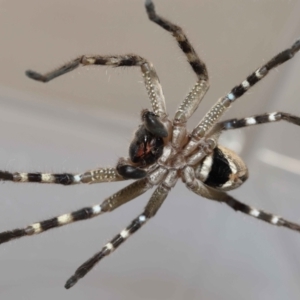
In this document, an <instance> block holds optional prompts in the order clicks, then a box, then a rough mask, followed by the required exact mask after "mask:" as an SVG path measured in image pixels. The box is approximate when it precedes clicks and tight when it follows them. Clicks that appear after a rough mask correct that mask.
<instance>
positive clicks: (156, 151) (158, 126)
mask: <svg viewBox="0 0 300 300" xmlns="http://www.w3.org/2000/svg"><path fill="white" fill-rule="evenodd" d="M141 117H142V121H143V124H142V125H140V126H139V129H138V130H137V131H136V133H135V136H134V139H133V141H132V142H131V144H130V147H129V157H130V159H131V161H132V162H133V163H136V164H138V165H139V166H142V167H145V166H148V165H151V164H153V163H155V162H156V161H157V160H158V159H159V157H160V156H161V155H162V153H163V148H164V138H166V137H167V136H168V132H167V130H166V129H165V127H164V125H163V124H162V123H161V121H160V120H159V117H158V116H157V115H155V114H154V113H153V112H150V111H148V110H143V111H142V114H141Z"/></svg>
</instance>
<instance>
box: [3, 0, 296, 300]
mask: <svg viewBox="0 0 300 300" xmlns="http://www.w3.org/2000/svg"><path fill="white" fill-rule="evenodd" d="M142 2H143V1H139V0H135V1H133V0H132V1H121V0H107V1H105V0H97V1H96V0H89V1H80V0H76V1H74V0H64V1H58V0H50V1H46V0H44V1H39V0H27V1H23V0H15V1H12V0H9V1H4V0H2V1H0V41H1V48H0V49H1V50H0V102H1V109H0V136H1V146H0V166H1V169H5V170H11V171H52V172H64V171H69V172H71V171H73V172H78V171H84V170H87V169H91V168H94V167H97V166H107V165H110V166H113V165H114V164H115V162H116V161H117V159H118V157H119V156H124V155H127V147H128V143H129V142H130V139H131V136H132V132H133V131H134V129H135V128H136V126H137V124H138V123H139V121H138V119H139V112H140V110H141V109H142V108H145V107H149V102H148V100H147V97H146V93H145V90H144V86H143V84H142V80H141V75H140V73H139V71H138V70H137V69H124V68H123V69H115V70H112V69H109V68H101V67H98V68H81V69H78V70H76V71H74V72H73V73H72V74H69V75H66V76H64V77H62V78H59V79H56V80H55V81H53V82H51V83H48V84H46V85H44V84H40V83H37V82H34V81H30V80H29V79H27V78H26V77H25V76H24V71H25V70H26V69H28V68H32V69H34V70H38V71H47V70H50V69H51V68H53V67H55V66H57V65H59V64H61V63H64V62H66V61H68V60H69V59H72V58H74V57H76V56H77V55H80V54H119V53H120V54H123V53H128V52H130V53H132V52H134V53H137V54H140V55H142V56H145V57H147V58H148V59H149V60H151V61H152V62H153V63H154V65H155V66H156V69H157V72H158V73H159V75H160V79H161V82H162V84H163V87H164V92H165V96H166V98H167V104H168V109H169V112H170V114H171V115H172V114H173V113H174V111H175V109H176V107H177V105H178V104H179V102H180V100H181V99H182V98H183V97H184V96H185V94H186V93H187V91H188V89H189V88H190V87H192V86H193V83H194V82H195V76H194V74H193V73H192V72H191V70H190V67H189V65H188V64H187V63H186V62H185V57H184V56H183V54H182V53H181V52H180V50H179V49H178V47H177V45H176V43H175V42H174V41H173V39H172V37H170V36H169V35H168V34H167V33H166V32H164V31H163V30H162V29H160V28H159V27H157V26H156V25H154V24H153V23H150V22H149V21H148V19H147V17H146V14H145V12H144V7H143V3H142ZM156 4H157V10H158V12H160V13H161V14H162V15H163V16H165V17H168V18H170V19H171V20H173V21H175V22H176V23H177V24H179V25H181V26H183V28H184V29H185V31H186V32H187V33H188V36H189V38H190V40H191V42H192V43H193V45H194V46H195V48H196V49H197V51H198V53H199V54H200V56H201V58H202V59H203V60H205V62H206V63H207V66H208V69H209V73H210V78H211V89H210V91H209V93H208V94H207V97H206V98H205V100H204V101H203V104H202V105H201V108H200V109H199V110H198V111H197V113H196V114H195V116H194V117H193V118H192V120H191V122H190V128H192V126H193V125H195V124H196V123H197V121H198V120H199V119H200V118H201V117H202V116H203V114H204V113H205V112H206V111H207V109H208V108H209V107H210V106H211V105H212V103H213V102H214V101H216V100H217V99H218V98H219V97H220V96H222V95H224V94H225V93H227V92H228V91H229V90H230V89H231V88H232V87H233V86H234V85H235V84H237V83H239V82H240V81H241V80H243V79H244V78H245V77H246V76H247V75H248V74H249V73H250V72H251V71H253V70H254V69H255V68H256V67H258V66H259V65H260V64H262V63H263V62H265V61H267V60H268V59H269V58H271V56H272V55H274V54H275V53H277V52H278V51H280V50H282V49H284V48H285V47H287V46H290V45H291V43H292V42H293V41H294V40H295V39H296V38H297V37H299V36H300V19H299V15H300V1H299V0H290V1H286V0H282V1H280V0H276V1H270V0H260V1H254V0H252V1H249V0H243V1H241V0H240V1H237V0H227V1H219V0H201V1H200V0H199V1H196V0H193V1H192V0H189V1H179V0H177V1H175V0H173V1H171V0H169V1H156ZM299 76H300V55H298V57H297V58H295V59H294V60H293V61H292V62H289V63H287V64H286V65H285V66H284V67H280V68H278V69H277V70H275V71H274V72H273V73H272V75H270V76H268V78H266V79H265V80H264V83H261V84H259V85H258V86H257V87H255V88H254V89H252V90H251V91H250V92H249V93H248V94H247V95H246V96H244V97H243V98H242V99H240V100H239V101H238V103H237V104H236V105H235V106H234V107H233V108H232V109H231V111H230V112H229V113H228V114H227V117H233V116H237V117H243V116H249V115H251V114H255V113H260V112H271V111H275V110H282V111H287V112H292V113H294V114H298V115H300V105H299V94H300V86H299ZM225 140H226V142H227V144H228V143H229V145H232V146H236V145H235V144H236V143H235V141H238V142H239V143H240V146H242V148H243V150H242V156H243V158H244V159H245V161H246V162H247V163H248V165H249V168H250V175H251V177H250V179H249V181H248V182H247V183H246V184H245V185H244V186H243V187H241V188H240V189H238V190H237V191H234V192H233V194H234V195H235V196H236V197H238V198H239V199H240V200H242V201H244V202H246V203H248V204H252V205H255V206H256V207H258V208H263V209H265V210H266V211H270V212H273V213H277V214H280V215H282V216H284V217H286V218H288V219H290V220H292V221H295V222H298V223H299V222H300V200H299V196H298V193H299V175H300V154H299V149H300V143H299V128H296V126H292V125H290V124H284V123H281V124H270V125H265V126H263V127H256V128H248V129H244V130H240V131H236V132H234V134H233V135H229V136H227V138H226V137H225ZM266 149H267V150H268V149H271V150H272V151H275V152H276V153H280V154H282V155H286V156H287V157H288V158H293V159H294V161H292V162H291V163H290V164H289V165H288V164H287V163H289V161H288V160H287V159H278V158H276V157H275V159H274V158H273V157H272V156H270V155H266V153H268V152H266ZM266 160H267V161H268V162H269V164H268V163H265V162H263V161H266ZM270 164H271V165H270ZM272 164H273V165H274V164H277V165H278V167H274V166H272ZM122 186H124V184H123V183H111V184H101V185H93V186H84V185H83V186H74V187H63V186H45V185H38V184H19V185H17V184H12V183H3V184H1V194H0V230H1V231H2V230H6V229H13V228H16V227H22V226H24V225H27V224H30V223H31V222H34V221H39V220H42V219H45V218H49V217H53V216H55V215H59V214H62V213H65V212H69V211H71V210H76V209H78V208H80V207H83V206H87V205H89V204H94V203H99V202H101V201H102V199H103V198H105V197H106V196H108V195H110V194H112V193H113V192H114V191H116V190H117V189H119V188H121V187H122ZM149 195H150V193H147V194H146V195H145V196H142V197H140V198H139V199H137V200H136V201H134V202H132V203H130V204H128V205H126V206H124V207H122V208H120V209H118V210H117V211H115V212H113V213H111V214H107V215H103V216H101V217H99V218H96V219H94V220H90V221H86V222H80V223H77V224H74V225H70V226H67V227H64V228H61V229H57V230H52V231H50V232H48V233H45V234H42V235H39V236H36V237H31V238H24V239H22V240H19V241H14V242H11V243H7V244H4V245H1V246H0V297H1V299H5V300H6V299H8V300H11V299H14V300H15V299H26V300H27V299H28V300H29V299H30V300H35V299H41V300H48V299H83V298H85V299H114V300H115V299H131V300H135V299H147V300H148V299H149V300H150V299H151V300H152V299H164V300H165V299H174V300H177V299H211V300H215V299H272V300H279V299H299V296H300V284H299V283H300V254H299V253H300V251H299V250H300V236H299V234H297V233H296V232H292V231H288V230H286V229H281V228H276V227H272V226H271V225H268V224H264V223H263V222H260V221H257V220H255V219H253V218H250V217H247V216H244V215H242V214H237V213H234V212H233V211H232V210H230V209H229V208H227V207H225V206H224V205H219V204H217V203H214V202H210V201H207V200H204V199H201V198H200V197H197V196H196V195H193V194H191V193H190V192H188V191H187V190H186V189H185V188H184V186H183V185H182V184H181V183H179V184H178V185H177V186H176V187H175V188H174V190H173V191H172V192H171V194H170V196H169V198H168V199H167V200H166V202H165V204H164V206H163V207H162V209H161V211H160V212H159V213H158V214H157V217H156V218H155V219H153V220H152V221H150V222H149V223H148V224H147V225H146V226H145V228H143V229H142V230H141V231H140V232H138V233H137V234H136V235H135V236H134V237H132V238H131V239H130V240H129V241H128V242H126V243H125V244H124V245H123V246H122V247H121V248H120V249H119V250H118V251H117V252H115V253H114V254H113V255H112V256H110V257H109V258H106V259H104V260H103V261H102V262H101V264H99V265H98V266H97V267H96V268H95V269H94V270H93V271H92V272H90V274H88V275H87V276H86V277H85V278H84V279H83V280H81V281H80V282H79V283H78V285H76V286H75V287H74V288H72V289H71V290H68V291H66V290H65V289H64V288H63V285H64V283H65V280H66V279H67V278H68V277H69V276H70V275H71V274H72V273H73V272H74V270H75V269H76V268H77V267H78V266H79V265H80V264H81V263H82V262H83V261H85V260H86V259H87V258H89V257H90V256H91V255H92V254H94V253H95V252H97V251H98V250H99V249H101V247H102V245H103V244H104V243H105V242H106V241H107V240H109V239H110V238H111V237H113V236H114V235H115V234H116V233H118V232H119V231H120V230H121V229H122V228H124V226H126V225H127V224H129V222H130V221H131V220H132V219H133V218H134V217H135V216H136V215H137V214H138V213H139V212H140V211H141V210H142V208H143V206H144V205H145V202H146V201H147V198H149Z"/></svg>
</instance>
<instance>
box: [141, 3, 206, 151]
mask: <svg viewBox="0 0 300 300" xmlns="http://www.w3.org/2000/svg"><path fill="white" fill-rule="evenodd" d="M145 7H146V12H147V14H148V17H149V19H150V20H151V21H152V22H154V23H156V24H157V25H158V26H160V27H162V28H163V29H165V30H166V31H168V32H170V33H171V34H172V35H173V36H174V38H175V39H176V41H177V43H178V45H179V47H180V49H181V50H182V52H183V53H184V54H185V55H186V58H187V60H188V62H189V64H190V66H191V67H192V69H193V71H194V72H195V74H196V76H197V78H198V80H197V82H196V84H195V85H194V87H193V88H192V90H191V91H190V92H189V93H188V95H187V96H186V98H185V99H184V100H183V101H182V103H181V104H180V105H179V107H178V109H177V111H176V113H175V117H174V122H173V123H174V124H173V126H174V127H173V135H172V144H173V145H174V146H175V148H176V147H179V145H181V144H182V143H183V142H184V139H185V137H186V134H187V132H186V126H185V125H186V122H187V121H188V119H189V118H190V117H191V116H192V114H193V113H194V112H195V110H196V109H197V108H198V106H199V104H200V102H201V100H202V99H203V97H204V96H205V94H206V92H207V91H208V89H209V78H208V72H207V68H206V65H205V63H204V62H203V61H202V60H201V59H200V58H199V56H198V54H197V52H196V51H195V49H194V48H193V46H192V44H191V43H190V41H189V40H188V38H187V36H186V34H185V33H184V32H183V30H182V28H181V27H179V26H178V25H176V24H174V23H172V22H170V21H169V20H167V19H165V18H163V17H161V16H160V15H158V14H157V13H156V11H155V6H154V4H153V2H152V1H151V0H146V1H145Z"/></svg>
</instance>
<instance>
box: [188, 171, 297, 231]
mask: <svg viewBox="0 0 300 300" xmlns="http://www.w3.org/2000/svg"><path fill="white" fill-rule="evenodd" d="M186 173H187V172H186ZM189 173H190V172H189ZM188 175H190V174H188ZM188 175H185V176H184V181H185V183H186V186H187V188H188V189H189V190H191V191H192V192H194V193H195V194H197V195H199V196H202V197H204V198H207V199H210V200H216V201H219V202H224V203H226V204H227V205H228V206H230V207H231V208H233V209H234V210H235V211H240V212H242V213H244V214H247V215H249V216H252V217H255V218H257V219H259V220H262V221H265V222H267V223H270V224H272V225H277V226H284V227H286V228H289V229H292V230H295V231H299V232H300V225H299V224H296V223H293V222H290V221H288V220H285V219H283V218H282V217H279V216H277V215H273V214H270V213H267V212H264V211H263V210H259V209H257V208H254V207H252V206H250V205H247V204H244V203H242V202H240V201H238V200H236V199H235V198H233V197H232V196H230V195H228V194H227V193H224V192H219V191H216V190H214V189H212V188H210V187H208V186H206V185H205V184H203V183H202V182H201V181H200V180H198V179H197V178H194V176H188Z"/></svg>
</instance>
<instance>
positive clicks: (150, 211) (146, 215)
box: [65, 185, 169, 289]
mask: <svg viewBox="0 0 300 300" xmlns="http://www.w3.org/2000/svg"><path fill="white" fill-rule="evenodd" d="M168 192H169V188H167V187H164V186H163V185H160V186H159V187H158V188H157V189H156V190H155V191H154V193H153V194H152V196H151V198H150V200H149V202H148V204H147V205H146V207H145V210H144V212H143V213H142V214H141V215H139V216H138V217H137V218H135V219H134V220H133V221H132V222H131V223H130V225H129V226H127V227H126V228H125V229H123V230H122V231H121V232H120V233H119V234H117V235H116V236H115V237H114V238H113V239H112V240H111V241H110V242H108V243H107V244H106V245H105V246H104V247H103V248H102V250H101V251H100V252H98V253H96V254H95V255H94V256H93V257H91V258H90V259H89V260H87V261H86V262H85V263H83V264H82V265H81V266H80V267H79V268H78V269H77V270H76V271H75V273H74V275H73V276H71V277H70V279H68V280H67V282H66V284H65V288H66V289H69V288H71V287H72V286H74V285H75V284H76V282H77V281H78V280H79V279H80V278H82V277H84V276H85V275H86V274H87V273H88V272H89V271H90V270H91V269H92V268H93V267H94V266H95V265H96V264H97V263H98V262H99V261H100V260H101V259H102V258H104V257H105V256H108V255H109V254H110V253H112V252H113V251H114V250H115V249H117V248H118V247H119V246H120V245H121V244H122V243H123V242H124V241H125V240H127V238H129V237H130V236H131V235H132V234H133V233H135V232H136V231H137V230H138V229H140V228H141V227H142V226H143V225H144V224H145V223H146V222H147V221H148V220H149V219H150V218H151V217H153V216H154V215H155V214H156V212H157V211H158V209H159V208H160V206H161V205H162V203H163V201H164V200H165V199H166V197H167V195H168Z"/></svg>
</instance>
